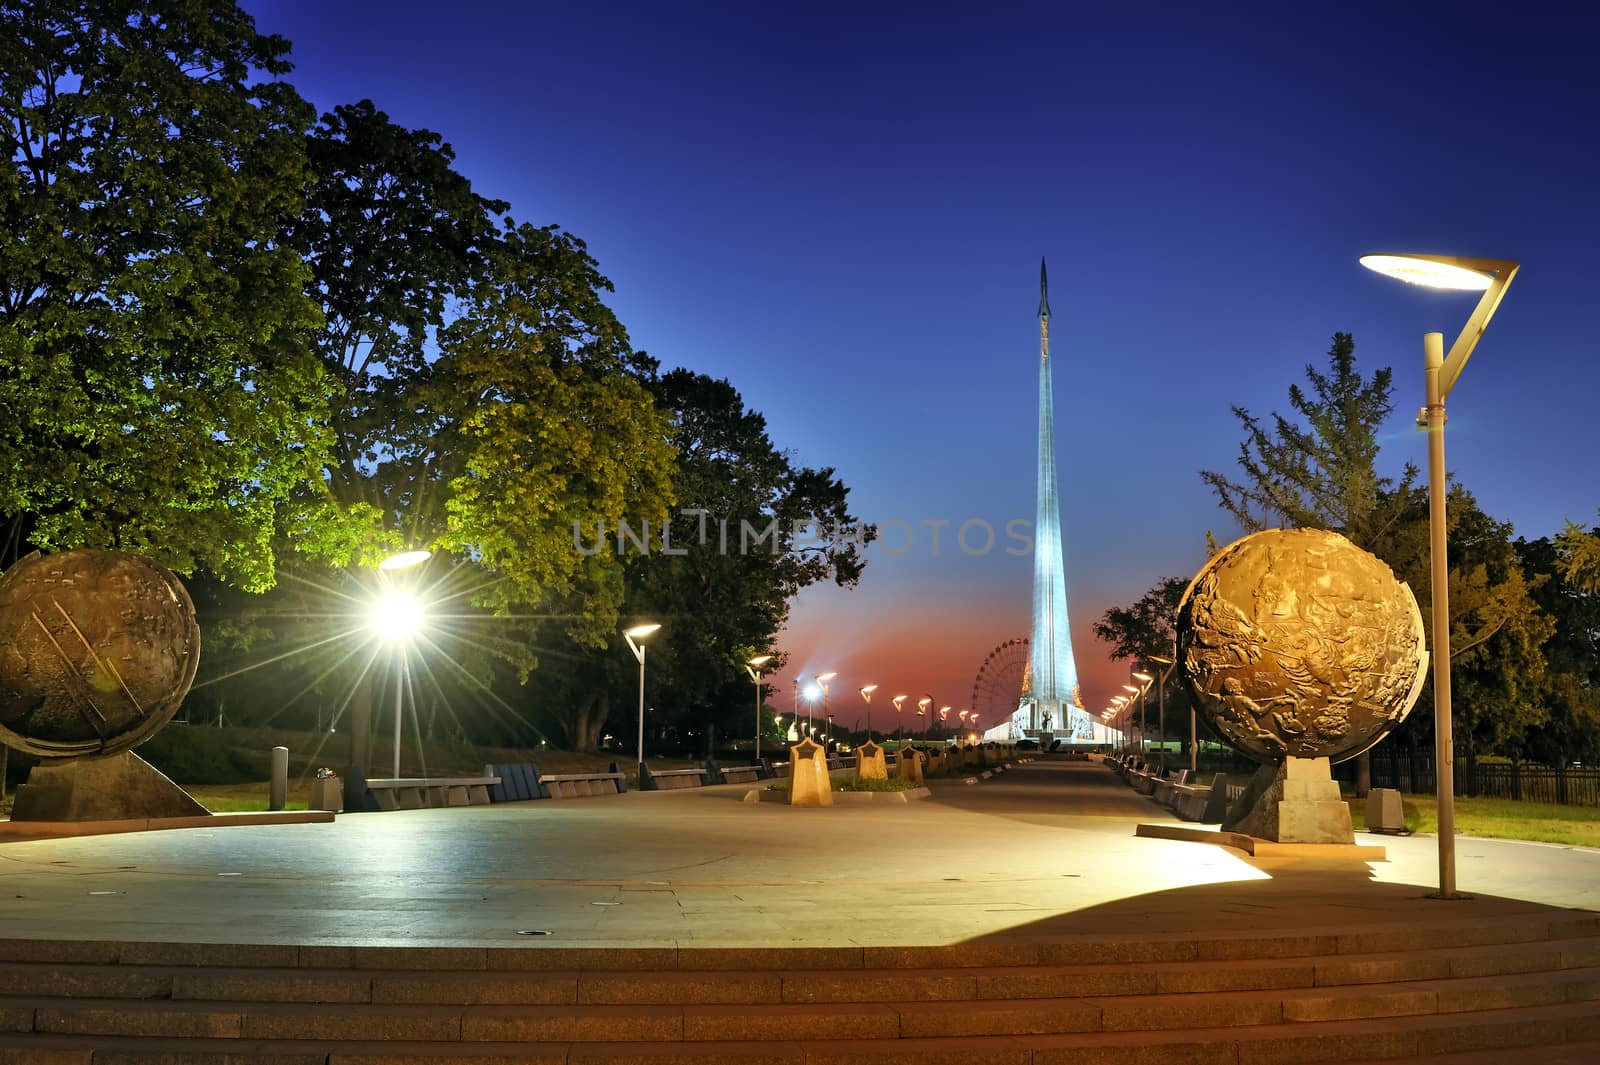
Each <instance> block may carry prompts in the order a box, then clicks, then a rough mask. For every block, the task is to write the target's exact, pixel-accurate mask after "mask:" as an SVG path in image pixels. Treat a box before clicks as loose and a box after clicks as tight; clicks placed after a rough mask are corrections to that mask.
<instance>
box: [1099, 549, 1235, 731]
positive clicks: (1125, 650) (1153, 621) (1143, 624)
mask: <svg viewBox="0 0 1600 1065" xmlns="http://www.w3.org/2000/svg"><path fill="white" fill-rule="evenodd" d="M1188 587H1189V580H1188V578H1186V577H1163V578H1162V579H1161V580H1159V581H1157V582H1156V583H1155V585H1154V586H1153V587H1152V588H1151V589H1150V590H1149V591H1147V592H1145V593H1144V595H1142V596H1140V597H1139V599H1138V601H1137V602H1135V603H1133V604H1132V605H1131V606H1114V607H1112V608H1110V609H1109V610H1107V611H1106V612H1105V613H1104V614H1102V615H1101V616H1100V620H1098V621H1096V622H1095V623H1094V634H1095V635H1096V636H1098V637H1100V639H1102V640H1104V641H1106V642H1107V643H1109V644H1110V645H1111V657H1112V658H1118V659H1124V660H1126V661H1127V662H1128V663H1129V664H1130V665H1135V666H1143V667H1145V668H1147V669H1149V671H1150V673H1151V674H1152V675H1153V676H1155V677H1157V679H1158V681H1159V679H1160V678H1161V677H1163V676H1167V670H1166V669H1165V668H1164V667H1165V664H1164V663H1162V662H1158V661H1156V659H1158V658H1165V659H1168V660H1169V661H1170V660H1171V659H1172V657H1173V651H1174V649H1175V641H1176V636H1177V621H1178V604H1179V603H1181V602H1182V601H1183V593H1184V591H1185V590H1187V589H1188ZM1150 698H1151V700H1152V701H1153V702H1156V703H1160V702H1161V700H1162V699H1163V698H1164V699H1165V702H1166V711H1167V714H1168V720H1170V721H1181V720H1183V719H1184V718H1185V716H1186V715H1187V714H1188V712H1189V693H1188V692H1187V691H1184V690H1183V686H1182V685H1181V684H1176V685H1175V684H1171V683H1170V682H1169V683H1168V685H1167V686H1166V687H1165V688H1162V689H1158V690H1157V691H1156V692H1155V693H1153V694H1152V695H1151V696H1150ZM1201 728H1202V729H1203V735H1204V736H1207V737H1209V736H1210V735H1211V730H1210V729H1209V728H1206V727H1205V726H1201ZM1180 731H1182V730H1180Z"/></svg>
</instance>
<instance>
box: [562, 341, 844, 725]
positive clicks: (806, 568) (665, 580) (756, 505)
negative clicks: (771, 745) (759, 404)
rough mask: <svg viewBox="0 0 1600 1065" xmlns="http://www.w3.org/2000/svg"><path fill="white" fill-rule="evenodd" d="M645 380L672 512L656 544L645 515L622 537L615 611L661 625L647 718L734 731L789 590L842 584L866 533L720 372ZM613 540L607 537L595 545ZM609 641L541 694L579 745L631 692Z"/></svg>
mask: <svg viewBox="0 0 1600 1065" xmlns="http://www.w3.org/2000/svg"><path fill="white" fill-rule="evenodd" d="M652 391H653V393H654V395H655V397H656V402H657V404H658V405H659V406H660V407H661V409H662V410H663V411H664V412H665V413H667V414H668V415H669V416H670V417H671V419H672V422H673V429H672V445H673V448H674V452H675V456H676V474H675V478H674V487H675V490H676V492H677V499H678V512H677V514H676V515H675V517H674V520H673V521H672V524H671V536H670V547H668V546H667V545H664V544H663V543H662V541H661V538H660V526H659V525H655V526H653V529H654V532H653V539H652V541H651V543H650V546H649V548H648V551H646V552H641V551H639V550H637V549H636V548H635V547H633V546H632V545H631V544H629V543H625V544H624V545H623V548H622V561H623V562H624V563H625V565H626V592H625V599H624V602H623V604H622V612H623V614H624V615H625V616H627V617H637V618H643V619H649V620H651V621H657V622H660V623H661V624H662V631H661V633H660V634H659V635H658V636H657V637H654V638H652V641H651V649H650V655H651V658H650V663H651V668H650V671H649V681H650V691H651V695H650V699H651V704H652V705H653V706H655V707H656V708H657V714H656V716H655V717H653V718H652V724H653V726H654V727H662V726H665V727H672V728H675V729H677V730H678V731H679V733H680V734H688V733H693V734H695V735H696V736H704V735H706V734H707V733H708V732H709V731H711V730H712V729H715V730H716V732H717V733H718V734H720V735H722V736H746V735H749V734H750V732H751V730H752V728H753V727H754V722H753V715H754V710H753V707H752V705H751V704H752V700H753V698H754V696H753V693H752V692H751V689H750V680H749V677H748V676H747V675H746V674H745V672H744V668H743V666H744V662H745V660H746V659H748V658H749V657H750V656H751V655H752V654H755V653H756V651H757V650H766V649H770V648H771V646H772V642H773V641H774V640H775V639H776V637H777V633H778V631H779V630H780V629H781V628H782V627H783V624H784V621H785V620H786V618H787V617H788V611H789V600H790V599H791V598H792V597H793V596H794V594H795V593H796V592H798V591H799V590H800V589H802V588H804V587H806V586H808V585H811V584H814V583H817V582H819V581H823V580H832V581H834V582H835V583H837V584H839V585H840V586H843V587H849V586H852V585H854V584H855V583H856V582H857V581H858V580H859V579H860V577H861V573H862V570H863V568H864V566H865V565H866V562H865V559H864V557H863V551H864V548H865V546H866V545H867V544H868V543H870V542H871V541H872V539H873V538H874V536H875V535H876V533H875V530H873V529H871V528H870V527H862V526H861V525H860V523H859V521H858V520H857V519H856V518H855V517H854V516H853V515H851V514H850V512H849V505H848V497H849V489H848V488H846V486H845V485H844V483H843V482H842V481H841V480H840V479H839V478H838V477H837V476H836V474H835V472H834V471H833V470H832V469H808V468H797V467H795V466H794V465H793V464H792V463H791V461H790V460H789V458H788V457H787V456H786V455H785V454H784V453H783V452H782V451H780V450H779V449H778V448H777V447H776V446H775V445H774V444H773V442H772V440H771V438H770V437H769V436H768V435H767V427H766V419H765V418H764V417H763V416H762V415H761V414H760V413H758V412H756V411H753V410H750V409H748V408H747V407H746V406H745V404H744V400H743V398H742V397H741V396H740V395H739V393H738V391H737V390H736V389H734V387H733V386H732V385H731V384H730V383H728V382H727V381H723V380H715V379H713V378H710V377H706V376H704V375H702V374H696V373H691V372H689V371H687V370H674V371H671V372H670V373H666V374H663V375H661V377H660V378H659V379H658V380H657V381H655V382H654V384H653V385H652ZM591 528H592V527H591ZM746 529H749V530H752V533H751V534H750V535H748V536H747V535H746ZM769 533H770V536H768V534H769ZM591 535H592V534H591ZM756 535H761V536H763V537H766V538H763V539H762V540H761V541H760V542H755V536H756ZM664 548H666V549H664ZM617 549H618V543H617V541H616V540H615V539H613V540H612V541H611V543H610V546H609V548H608V550H611V551H616V550H617ZM613 631H614V630H613ZM611 642H612V647H611V649H610V651H609V652H608V653H607V654H606V655H605V656H604V657H603V658H601V659H599V660H597V661H596V662H595V663H593V664H592V665H591V666H590V667H588V668H587V670H586V671H583V672H584V678H583V679H584V683H582V684H573V685H571V686H570V687H569V688H568V689H567V690H565V691H564V692H562V693H561V694H560V696H559V698H558V700H557V701H554V702H553V709H554V712H555V714H556V717H557V719H558V720H559V722H560V725H561V728H562V729H563V731H564V733H565V735H566V736H567V737H568V740H569V742H571V743H572V744H573V746H575V747H577V748H579V749H589V748H591V747H592V745H593V743H594V742H595V740H596V739H597V738H598V735H599V733H600V730H601V729H602V728H603V727H604V725H605V723H606V719H607V716H608V715H609V714H610V712H611V708H612V707H613V706H618V707H621V706H628V705H630V704H631V702H632V697H633V695H634V689H633V685H634V684H635V683H636V678H635V676H634V674H633V673H632V671H631V670H630V669H628V668H627V666H629V665H630V664H631V659H629V658H628V656H627V653H626V651H624V650H623V648H622V646H621V641H620V639H619V638H618V637H616V636H615V635H612V636H611ZM627 716H628V715H621V717H622V718H626V717H627ZM615 724H616V725H617V726H618V727H619V728H621V726H622V725H623V721H622V720H618V721H617V722H616V723H615ZM625 734H627V735H630V736H631V735H632V731H631V730H626V733H625Z"/></svg>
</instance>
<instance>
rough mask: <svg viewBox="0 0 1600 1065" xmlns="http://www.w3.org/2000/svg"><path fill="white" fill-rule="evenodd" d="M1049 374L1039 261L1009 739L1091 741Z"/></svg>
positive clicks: (1046, 294)
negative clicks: (1020, 640)
mask: <svg viewBox="0 0 1600 1065" xmlns="http://www.w3.org/2000/svg"><path fill="white" fill-rule="evenodd" d="M1053 392H1054V388H1053V387H1052V384H1051V374H1050V291H1049V282H1048V280H1047V279H1046V276H1045V269H1044V260H1043V259H1041V260H1039V498H1038V506H1039V509H1038V514H1037V517H1036V519H1035V521H1034V526H1033V634H1032V636H1031V637H1030V639H1029V643H1028V677H1027V680H1026V681H1025V682H1024V684H1023V690H1022V693H1021V699H1020V700H1019V704H1018V706H1017V711H1016V713H1015V714H1013V715H1012V718H1011V722H1010V729H1009V731H1010V735H1011V738H1013V739H1018V738H1021V737H1022V736H1024V735H1026V734H1027V733H1029V732H1034V733H1037V732H1048V733H1051V734H1053V735H1054V736H1055V737H1056V738H1058V739H1063V740H1066V739H1068V738H1069V737H1070V739H1073V740H1081V741H1090V740H1092V739H1093V738H1094V734H1093V726H1092V724H1091V722H1090V718H1089V715H1088V713H1086V712H1085V711H1084V709H1083V706H1082V705H1081V704H1082V699H1081V697H1080V695H1079V693H1078V667H1077V664H1076V662H1074V661H1073V657H1072V630H1071V628H1069V626H1068V624H1067V577H1066V564H1065V561H1064V556H1063V553H1062V550H1061V504H1060V499H1059V497H1058V495H1057V492H1056V425H1055V412H1054V405H1053V403H1052V399H1051V396H1052V393H1053Z"/></svg>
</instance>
